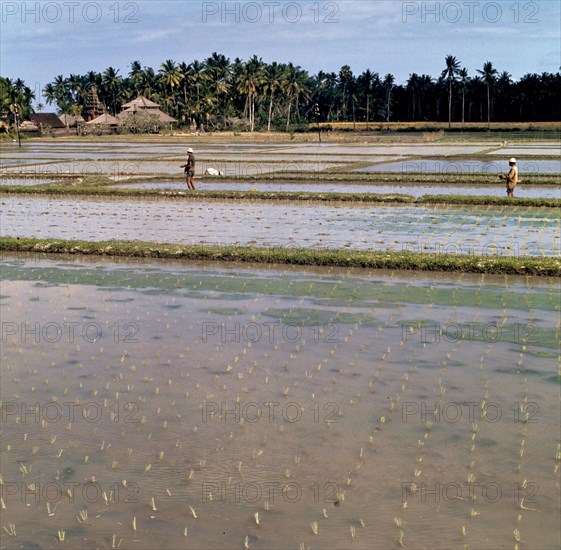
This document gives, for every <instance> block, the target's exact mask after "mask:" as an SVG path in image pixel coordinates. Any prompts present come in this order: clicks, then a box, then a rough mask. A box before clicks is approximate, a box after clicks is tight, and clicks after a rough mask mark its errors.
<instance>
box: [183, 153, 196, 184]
mask: <svg viewBox="0 0 561 550" xmlns="http://www.w3.org/2000/svg"><path fill="white" fill-rule="evenodd" d="M180 168H184V169H185V170H184V172H185V178H186V183H187V189H195V182H194V181H193V176H194V175H195V156H194V155H193V149H191V147H189V148H188V149H187V162H186V163H185V164H182V165H181V166H180Z"/></svg>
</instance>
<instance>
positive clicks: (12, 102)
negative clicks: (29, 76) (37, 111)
mask: <svg viewBox="0 0 561 550" xmlns="http://www.w3.org/2000/svg"><path fill="white" fill-rule="evenodd" d="M34 99H35V94H34V93H33V91H32V90H31V88H29V87H28V86H26V85H25V82H24V81H23V80H22V79H21V78H16V80H10V79H9V78H4V77H3V76H0V118H2V119H3V120H5V121H8V122H9V123H10V124H13V123H14V122H15V115H16V113H17V115H18V117H19V119H20V120H23V119H24V118H25V117H27V116H28V115H29V114H30V113H32V112H33V107H32V105H31V103H32V101H33V100H34Z"/></svg>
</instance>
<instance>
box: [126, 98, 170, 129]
mask: <svg viewBox="0 0 561 550" xmlns="http://www.w3.org/2000/svg"><path fill="white" fill-rule="evenodd" d="M134 113H144V114H148V115H155V116H157V117H158V119H159V120H160V122H163V123H164V124H169V125H170V127H171V125H173V124H176V123H177V120H176V119H175V118H173V117H171V116H169V115H168V114H167V113H164V111H162V110H161V109H160V105H159V104H158V103H154V102H153V101H151V100H150V99H148V98H146V97H144V96H138V97H137V98H136V99H133V100H132V101H129V102H128V103H125V104H124V105H123V111H121V112H120V113H119V114H118V115H117V118H118V119H119V120H121V121H122V120H125V119H126V118H127V117H128V116H130V115H132V114H134Z"/></svg>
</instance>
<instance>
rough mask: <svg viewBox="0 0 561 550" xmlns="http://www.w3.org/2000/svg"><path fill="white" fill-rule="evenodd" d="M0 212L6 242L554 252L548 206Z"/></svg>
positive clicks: (180, 206)
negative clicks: (30, 239) (48, 240)
mask: <svg viewBox="0 0 561 550" xmlns="http://www.w3.org/2000/svg"><path fill="white" fill-rule="evenodd" d="M62 212H64V216H61V213H62ZM0 213H1V217H2V222H1V230H2V234H3V235H6V236H13V237H15V236H21V237H35V238H56V239H79V240H91V241H104V240H109V239H114V238H118V239H122V240H143V241H151V242H160V243H161V242H169V243H177V244H223V245H240V246H246V245H254V246H261V247H267V246H282V247H292V248H349V249H359V250H395V251H399V250H411V251H419V252H423V251H424V252H437V253H438V252H444V251H448V252H449V253H456V254H461V253H464V254H479V253H484V254H486V253H489V250H490V248H489V247H491V248H493V250H495V248H497V247H498V248H506V250H502V251H499V252H498V253H502V254H508V255H520V254H522V255H530V256H536V255H537V256H557V255H559V253H560V249H561V231H560V229H561V216H559V213H558V212H556V211H551V210H550V209H546V210H543V209H528V208H520V209H516V210H514V211H513V209H512V208H510V207H477V208H476V207H466V208H456V207H454V208H451V207H450V208H447V207H440V208H433V207H421V206H411V205H408V206H387V205H376V206H374V207H373V206H372V205H364V204H361V203H358V204H355V205H350V206H349V205H347V204H334V205H329V204H325V203H314V202H313V201H311V202H306V203H297V202H292V203H290V202H280V201H279V202H271V201H266V202H259V201H255V202H253V201H243V202H242V201H236V202H232V201H220V200H216V201H210V200H201V201H197V200H190V201H182V200H180V199H179V200H170V199H126V200H122V198H121V197H118V198H117V199H112V198H90V197H88V198H80V200H76V199H75V198H73V197H63V198H56V197H33V198H30V197H3V198H2V200H1V210H0ZM482 251H487V252H482Z"/></svg>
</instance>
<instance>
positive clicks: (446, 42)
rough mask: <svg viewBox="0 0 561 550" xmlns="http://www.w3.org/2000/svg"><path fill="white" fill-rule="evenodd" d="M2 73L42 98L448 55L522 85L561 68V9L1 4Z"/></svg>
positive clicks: (550, 0) (401, 68)
mask: <svg viewBox="0 0 561 550" xmlns="http://www.w3.org/2000/svg"><path fill="white" fill-rule="evenodd" d="M0 3H1V9H2V14H1V24H2V28H1V30H2V32H1V34H0V74H1V75H2V76H7V77H9V78H17V77H19V78H22V79H23V80H25V82H26V84H27V85H28V86H30V87H31V88H32V89H33V90H35V91H36V93H37V94H38V92H40V90H41V89H42V88H43V86H44V85H45V84H46V83H48V82H51V81H52V80H54V78H55V76H57V75H59V74H62V75H64V76H69V75H70V74H71V73H74V74H83V73H85V72H87V71H88V70H96V71H103V70H105V69H106V68H107V67H109V66H112V67H115V68H117V69H119V74H121V75H123V76H125V75H126V74H127V73H128V71H129V68H130V63H131V62H132V61H134V60H139V61H140V62H141V63H142V65H143V66H150V67H153V68H154V69H155V70H156V71H157V70H158V68H159V67H160V65H161V63H162V62H163V61H165V60H166V59H173V60H174V61H176V62H181V61H185V62H186V63H190V62H191V61H193V60H194V59H198V60H203V59H205V58H206V57H208V56H209V55H210V54H211V53H212V52H215V51H216V52H218V53H223V54H224V55H226V56H227V57H229V58H230V60H233V59H235V58H236V57H240V58H241V59H244V60H245V59H248V58H249V57H250V56H252V55H253V54H256V55H257V56H259V57H261V58H262V59H263V60H264V61H266V62H271V61H279V62H289V61H292V62H293V63H294V64H296V65H300V66H301V67H302V68H304V69H306V70H307V71H309V72H310V73H317V71H319V70H320V69H323V70H324V71H335V72H338V70H339V69H340V67H341V66H342V65H344V64H348V65H350V66H351V69H352V70H353V72H354V73H355V74H359V73H361V72H362V71H364V70H365V69H367V68H370V69H371V70H373V71H376V72H378V73H380V75H381V76H383V75H385V74H386V73H392V74H394V75H395V77H396V81H397V82H398V83H403V82H405V81H406V80H407V78H408V76H409V74H410V73H413V72H417V73H419V74H423V73H424V74H429V75H431V76H433V77H436V76H438V75H439V74H440V72H441V71H442V69H443V68H444V58H445V56H446V55H448V54H452V55H454V56H456V58H457V59H459V60H460V62H461V65H462V66H463V67H466V68H467V69H468V71H469V74H470V75H474V74H476V69H480V68H481V67H482V66H483V63H484V62H486V61H492V62H493V65H494V66H495V67H496V68H497V69H498V70H499V72H501V71H503V70H506V71H508V72H509V73H510V74H511V75H512V76H513V78H515V79H518V78H520V77H521V76H523V75H524V74H526V73H528V72H536V73H541V72H544V71H547V72H556V71H558V70H559V66H560V65H561V59H560V56H561V54H560V49H561V37H560V34H561V32H560V21H561V1H560V0H542V1H537V2H528V1H524V0H522V1H520V2H518V1H516V0H507V1H502V0H499V1H495V2H487V1H485V0H473V1H468V0H466V1H458V2H452V1H450V2H449V1H439V2H413V1H396V0H337V1H333V2H332V1H319V0H317V1H308V0H297V1H293V2H291V1H285V0H270V1H268V0H264V1H256V2H245V1H238V2H230V1H227V2H222V1H198V0H197V1H177V0H176V1H166V0H159V1H142V0H135V1H128V0H127V1H117V0H108V1H105V0H95V1H80V2H78V0H60V1H58V0H57V1H40V2H39V1H36V0H33V1H21V0H19V1H6V0H1V2H0Z"/></svg>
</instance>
